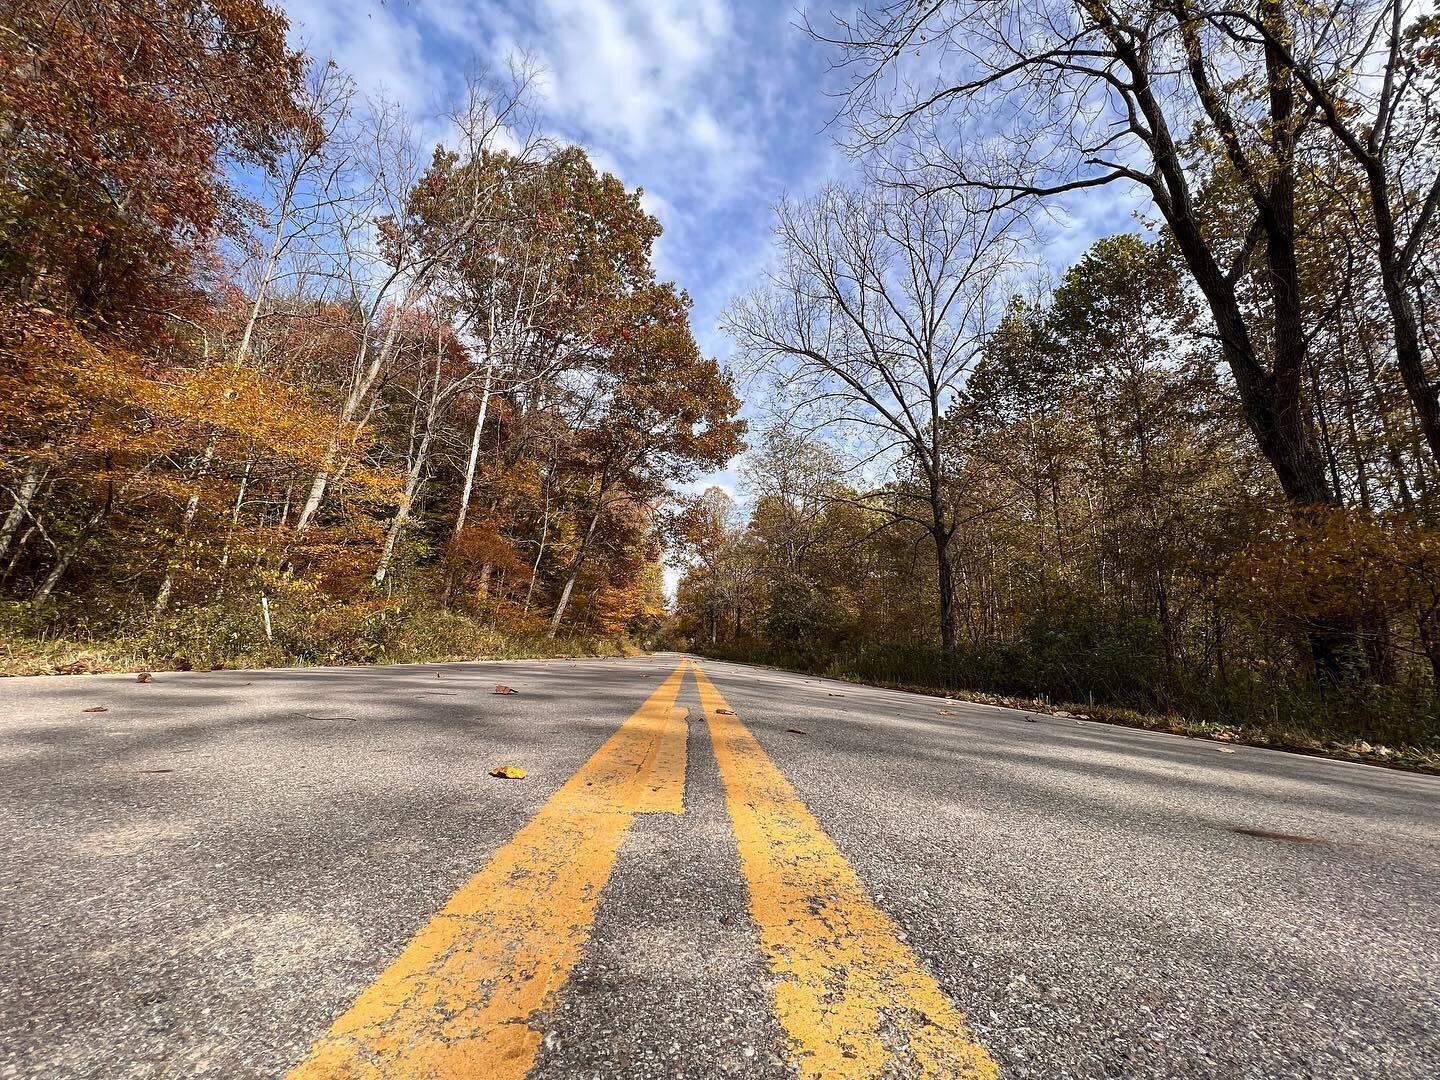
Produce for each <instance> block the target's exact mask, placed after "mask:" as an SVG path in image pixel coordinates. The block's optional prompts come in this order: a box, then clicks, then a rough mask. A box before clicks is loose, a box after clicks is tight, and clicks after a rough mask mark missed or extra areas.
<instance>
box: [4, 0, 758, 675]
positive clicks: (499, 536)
mask: <svg viewBox="0 0 1440 1080" xmlns="http://www.w3.org/2000/svg"><path fill="white" fill-rule="evenodd" d="M4 29H5V33H4V35H3V37H0V51H3V53H4V61H5V62H4V65H3V70H0V151H3V152H0V161H3V164H0V401H3V403H4V407H3V410H0V415H3V420H0V490H3V494H4V506H3V507H0V590H3V593H4V595H5V596H6V597H7V598H8V606H7V615H6V619H7V621H8V622H9V623H11V624H12V628H19V629H20V630H24V631H26V632H31V633H35V632H42V633H73V632H82V631H83V632H93V633H103V632H107V630H113V631H114V632H117V633H140V634H148V635H150V638H149V639H147V640H152V641H154V642H158V643H159V644H157V645H156V646H155V647H157V648H162V647H166V646H165V645H164V642H165V641H166V640H167V637H166V635H168V639H169V640H174V641H177V642H178V641H181V640H184V641H188V642H189V645H186V646H184V647H186V648H193V649H200V650H201V651H203V650H204V648H205V647H206V642H207V641H208V642H209V645H210V646H211V651H212V652H216V651H217V650H218V652H217V653H216V654H217V655H220V654H221V653H223V651H224V649H225V648H230V649H231V650H232V651H235V652H243V651H244V650H245V649H246V648H250V649H251V651H252V652H253V651H260V652H263V651H264V649H265V648H267V647H270V646H272V645H273V643H274V639H275V636H276V634H277V630H276V625H277V624H278V625H279V627H280V631H278V632H281V633H283V636H285V639H286V640H285V643H284V646H283V647H284V649H285V650H288V652H289V653H290V654H292V655H293V654H299V655H314V656H317V657H325V656H338V657H346V656H349V655H351V654H361V655H363V654H366V653H367V652H369V653H376V652H380V653H383V652H384V645H385V642H386V640H387V636H390V635H392V634H393V632H394V631H395V624H396V623H397V621H404V620H406V619H409V620H410V621H411V622H412V623H413V622H415V621H416V619H417V618H419V620H420V621H421V622H424V623H427V624H434V625H441V624H443V625H446V626H449V628H450V630H451V631H453V632H455V633H459V632H460V630H461V629H462V626H461V623H460V622H457V621H455V620H469V621H470V622H472V623H475V624H483V625H485V626H492V627H494V626H498V627H502V628H509V629H512V630H516V631H521V632H525V633H532V634H534V635H537V636H538V635H542V634H548V635H550V636H554V635H556V634H561V635H565V634H591V635H616V634H620V633H623V632H626V631H637V630H639V629H643V628H646V627H652V626H653V625H654V624H655V623H656V621H657V620H658V619H659V618H660V617H661V616H662V615H663V606H664V598H663V595H662V592H661V584H660V581H661V577H660V575H661V572H662V571H661V558H662V552H661V533H660V525H661V513H660V512H661V509H662V506H663V503H664V500H665V498H666V494H667V492H668V491H669V489H670V488H671V486H672V485H674V484H676V483H678V482H683V481H685V480H686V479H688V478H690V477H691V476H693V475H694V474H695V473H696V472H697V471H698V470H704V469H708V468H713V467H716V466H718V465H720V464H722V463H724V462H725V461H726V460H728V459H729V458H730V457H731V456H733V454H734V453H736V452H737V450H738V449H739V447H740V438H741V433H742V429H743V425H742V424H741V422H739V421H738V420H737V419H736V413H737V411H738V408H739V402H738V400H737V398H736V396H735V393H734V390H733V388H732V387H731V385H730V382H729V380H728V378H727V376H726V375H725V374H724V373H723V372H721V371H720V369H719V368H718V367H717V365H716V363H715V361H714V360H713V359H711V358H708V357H705V356H704V355H703V354H702V353H701V351H700V350H699V348H698V346H697V345H696V342H695V340H694V337H693V335H692V333H691V329H690V325H689V308H690V301H689V298H688V297H687V296H686V295H685V294H684V293H683V292H682V291H680V290H679V289H678V288H677V287H676V286H674V285H673V284H670V283H667V282H663V281H660V280H659V279H658V278H657V276H656V272H655V269H654V266H653V262H652V253H653V246H654V243H655V241H656V239H657V238H658V237H659V235H660V226H659V223H658V222H657V221H656V220H655V219H654V218H653V217H651V216H650V215H649V214H648V213H646V212H645V210H644V208H643V206H642V203H641V192H640V191H638V190H631V189H627V188H626V187H625V186H624V185H623V184H622V183H621V182H620V181H618V180H617V179H616V178H614V177H613V176H610V175H608V174H604V173H601V172H599V171H597V170H596V169H595V168H594V166H593V165H592V164H591V163H590V161H589V159H588V158H587V156H586V154H585V152H584V150H583V149H581V148H578V147H574V146H565V145H558V144H555V143H553V142H552V141H549V140H546V139H544V138H541V137H539V136H538V135H537V134H536V128H537V125H536V123H535V120H534V117H533V114H532V112H531V106H530V96H531V84H532V82H533V72H531V71H529V70H528V69H526V68H524V67H517V68H515V69H514V70H511V71H508V72H505V73H503V75H502V76H501V77H498V78H484V77H477V78H475V79H472V80H470V81H469V82H468V84H467V86H466V89H465V93H464V94H463V95H461V98H460V100H458V101H457V102H456V103H455V105H454V107H453V109H452V110H451V111H450V113H449V114H448V115H447V116H445V117H443V118H441V119H440V120H439V121H436V120H435V118H420V117H414V116H410V115H407V114H406V113H405V111H404V110H402V109H401V108H400V107H398V106H397V105H395V104H394V103H393V102H388V101H384V100H376V99H371V98H367V97H366V96H365V95H363V94H361V93H360V92H359V90H358V89H357V87H356V84H355V81H354V79H353V78H352V77H351V76H350V75H349V74H348V73H346V72H344V71H342V70H341V69H339V68H338V67H337V66H336V65H335V64H334V63H332V62H329V61H326V60H324V59H323V58H318V57H313V56H308V55H305V54H303V53H301V52H298V51H296V50H294V49H292V48H291V47H290V46H289V45H288V44H287V36H286V35H287V29H288V27H287V24H286V20H285V17H284V16H283V14H281V13H280V12H279V11H278V10H277V9H275V8H274V7H272V6H270V5H268V4H266V3H263V2H261V0H123V2H121V0H82V2H80V3H68V2H67V3H58V2H53V3H52V2H48V0H41V2H39V3H36V4H31V5H22V6H20V7H16V6H11V7H10V8H8V9H7V12H6V15H5V17H4ZM422 127H425V128H428V129H429V130H432V131H436V130H438V134H435V135H431V136H430V137H429V138H427V137H426V136H425V135H423V134H422V131H421V129H422ZM262 597H263V598H264V605H265V607H267V608H268V609H269V610H270V611H271V612H273V613H274V614H275V620H274V621H273V622H272V621H271V620H270V619H269V617H268V615H267V617H266V619H265V620H263V621H262V620H261V618H260V614H261V606H260V600H261V598H262ZM417 612H428V613H429V614H426V615H424V616H423V617H419V616H416V614H415V613H417ZM437 619H438V620H440V622H439V623H436V620H437ZM445 619H449V620H451V621H450V622H448V623H447V622H444V620H445ZM37 628H38V629H37ZM157 628H159V629H157ZM262 634H263V635H264V637H263V638H262V637H261V635H262ZM156 635H158V636H156ZM217 637H219V638H234V639H236V640H235V641H234V642H229V641H225V642H220V643H218V644H217V643H216V642H215V641H214V640H213V639H215V638H217ZM175 647H176V648H177V649H179V648H181V647H182V646H181V645H179V644H177V645H175ZM275 647H279V646H275Z"/></svg>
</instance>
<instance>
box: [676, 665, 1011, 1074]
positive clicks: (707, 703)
mask: <svg viewBox="0 0 1440 1080" xmlns="http://www.w3.org/2000/svg"><path fill="white" fill-rule="evenodd" d="M695 678H696V681H697V682H698V684H699V687H700V703H701V704H702V705H703V706H704V708H705V717H706V720H707V722H708V724H709V727H710V738H711V740H712V742H713V743H714V746H715V756H716V758H717V759H719V763H720V775H721V777H722V779H723V780H724V783H725V799H726V802H727V803H728V804H729V807H730V820H731V821H732V822H733V823H734V826H735V836H736V839H737V840H738V841H739V845H740V866H741V869H742V870H743V871H744V874H745V878H746V880H747V882H748V883H749V887H750V910H751V913H752V914H753V915H754V918H755V922H756V924H757V926H758V927H759V930H760V941H761V944H762V945H763V947H764V949H765V955H766V959H767V960H768V962H769V964H770V970H771V971H772V972H773V973H774V974H775V976H776V979H777V983H776V987H775V1012H776V1017H777V1019H778V1020H779V1021H780V1024H781V1026H782V1027H783V1028H784V1029H785V1034H786V1037H787V1040H788V1042H789V1047H790V1052H791V1056H792V1059H793V1062H794V1065H795V1068H796V1071H797V1072H798V1073H799V1075H800V1076H801V1077H814V1078H817V1080H820V1078H834V1077H880V1076H887V1077H889V1076H919V1077H947V1078H962V1077H963V1078H965V1080H993V1078H994V1077H997V1076H998V1075H999V1068H998V1066H997V1065H996V1064H995V1061H994V1060H993V1059H992V1058H991V1057H990V1055H989V1054H988V1053H986V1051H985V1050H984V1049H983V1048H982V1047H981V1046H979V1045H978V1044H977V1043H976V1042H975V1041H974V1039H973V1037H972V1036H971V1034H970V1032H969V1029H968V1028H967V1026H966V1023H965V1018H964V1016H963V1015H961V1013H960V1011H959V1010H958V1009H956V1008H955V1006H954V1005H953V1004H952V1003H951V1001H950V999H949V998H947V997H946V996H945V994H944V992H943V991H942V990H941V989H940V987H939V986H938V985H937V984H936V982H935V980H934V978H933V977H931V975H930V974H929V973H928V972H927V971H926V970H925V968H924V967H923V966H922V965H921V963H920V960H919V958H918V957H917V956H916V955H915V954H914V953H913V952H911V951H910V949H909V948H908V947H906V946H905V945H904V944H903V943H902V942H901V940H900V937H899V928H898V927H897V926H896V925H895V923H894V922H893V921H892V920H891V919H890V917H889V916H888V915H886V914H885V913H884V912H883V911H881V910H880V909H878V908H877V907H876V906H875V905H874V904H873V903H871V902H870V899H869V897H868V896H867V895H866V893H865V887H864V885H863V884H862V883H861V881H860V879H859V877H857V876H856V874H855V871H854V870H853V869H851V867H850V864H849V863H847V862H846V861H845V858H844V856H842V855H841V854H840V850H839V849H838V848H837V847H836V846H835V844H834V842H833V841H832V840H831V839H830V838H829V837H828V836H826V835H825V833H824V831H823V830H822V829H821V828H820V825H819V823H818V822H817V821H816V820H815V818H814V815H812V814H811V813H810V811H809V809H807V808H806V806H805V804H804V803H803V802H801V801H800V798H799V797H798V796H797V795H796V794H795V791H794V789H793V788H792V787H791V786H790V784H789V782H788V781H787V780H786V779H785V777H784V776H782V775H781V774H780V771H779V770H778V769H777V768H776V767H775V765H774V763H772V762H771V760H770V758H769V757H768V756H767V755H766V753H765V751H764V750H763V749H761V747H760V744H759V743H758V742H756V741H755V738H754V736H752V735H751V734H750V732H749V731H748V730H746V728H745V726H744V724H742V723H741V722H740V720H739V719H738V718H737V717H735V716H733V715H726V714H724V713H722V712H721V711H720V710H721V709H726V710H728V709H729V706H727V705H726V704H725V699H724V698H723V697H722V696H721V695H720V692H719V691H718V690H716V689H715V686H714V684H713V683H711V682H710V680H709V679H708V678H706V677H705V673H704V672H702V671H701V670H700V666H699V665H698V664H696V665H695Z"/></svg>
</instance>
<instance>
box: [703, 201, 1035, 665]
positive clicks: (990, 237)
mask: <svg viewBox="0 0 1440 1080" xmlns="http://www.w3.org/2000/svg"><path fill="white" fill-rule="evenodd" d="M778 219H779V224H778V227H777V241H778V244H777V246H778V249H779V263H780V265H779V269H777V270H775V271H773V272H772V273H771V275H770V278H769V282H768V285H767V286H766V287H765V288H763V289H762V290H760V291H759V292H757V293H755V294H753V295H752V296H749V297H746V298H743V299H741V300H740V301H738V302H737V303H736V304H735V305H734V307H733V308H732V310H731V312H730V314H729V316H728V327H729V329H730V332H731V334H732V336H733V337H734V338H735V341H736V343H737V345H738V346H739V348H740V350H741V351H742V353H743V354H745V355H747V356H748V357H750V359H751V361H752V362H753V364H754V365H755V366H756V367H757V368H758V369H759V370H762V371H764V372H766V373H767V374H769V375H770V377H771V378H772V379H773V382H774V385H775V386H776V387H777V389H778V390H779V392H780V394H781V395H782V398H783V400H784V402H785V404H786V406H787V407H788V408H789V410H790V412H791V415H792V416H794V417H797V418H798V422H800V423H802V424H804V423H806V422H807V421H815V422H816V423H818V424H822V425H823V424H837V425H841V426H843V427H846V428H849V429H851V430H852V431H853V432H854V433H856V434H857V435H858V436H859V438H860V439H861V440H862V445H863V446H864V449H863V450H862V451H861V458H862V463H861V467H863V465H864V464H865V463H869V462H877V461H878V462H888V461H891V460H893V455H894V454H895V453H897V452H898V453H899V454H901V455H903V457H904V459H905V460H906V461H907V462H909V463H910V464H911V465H913V467H914V468H915V469H916V470H917V471H918V473H919V474H920V476H921V477H922V479H923V483H922V484H921V486H920V487H919V488H918V489H916V490H914V491H913V492H912V491H911V490H908V489H895V490H893V491H891V492H890V493H889V494H890V495H891V496H892V497H890V498H888V499H886V500H884V501H883V502H873V503H872V504H871V505H873V506H874V507H875V508H877V509H879V510H880V511H881V512H883V513H885V514H886V515H888V516H890V517H892V518H893V519H894V520H896V521H906V522H913V523H915V524H918V525H921V526H923V527H924V528H925V529H926V530H927V531H928V532H929V534H930V537H931V540H932V543H933V544H934V550H935V556H936V560H937V565H938V568H939V572H938V577H937V581H936V588H937V596H938V600H939V630H940V640H941V642H942V644H943V647H944V648H945V649H946V650H947V651H948V650H951V649H953V648H954V646H955V618H954V581H953V577H952V573H951V565H950V542H951V539H952V537H953V536H954V534H955V530H956V528H957V527H958V525H959V519H958V518H957V516H956V512H955V510H954V508H953V507H952V505H951V504H950V502H949V500H948V498H947V495H946V487H947V482H948V480H949V468H948V463H947V460H946V457H945V454H944V452H943V447H942V444H941V432H940V419H941V417H942V416H943V415H944V413H945V411H946V410H947V409H948V407H949V405H950V403H951V401H953V399H954V397H955V395H956V394H957V392H958V391H959V389H960V387H961V386H962V385H963V382H964V379H965V377H966V375H967V374H968V372H969V370H970V368H971V365H972V364H973V363H974V361H975V360H976V359H977V358H978V356H979V354H980V349H981V346H982V343H983V341H984V339H985V334H986V332H987V331H988V329H989V327H990V326H991V324H992V323H993V321H994V318H995V316H996V314H997V312H998V310H999V306H1000V305H1001V304H1002V303H1003V301H1004V297H1005V295H1006V289H1007V286H1009V284H1010V280H1011V279H1010V276H1009V275H1010V274H1011V264H1012V261H1013V260H1014V259H1015V257H1016V252H1017V250H1018V248H1019V241H1018V237H1017V236H1016V234H1015V231H1014V230H1015V225H1016V220H1015V218H1014V216H1013V215H1009V214H1006V213H1004V212H1002V211H993V210H992V211H988V212H986V211H976V210H974V209H973V208H972V207H970V206H967V205H966V204H965V203H964V202H963V201H962V200H960V199H958V198H955V197H953V196H951V195H948V194H945V193H943V192H937V193H933V194H921V195H918V196H916V195H913V194H911V193H909V192H906V191H904V190H899V189H893V188H891V189H887V188H883V187H881V188H877V189H876V190H874V191H873V192H872V191H863V192H862V191H854V190H847V189H843V188H838V187H832V188H829V189H827V190H825V191H824V192H822V193H821V194H820V195H819V196H817V197H816V198H814V199H812V200H810V201H808V202H805V203H802V204H798V205H796V204H791V203H782V204H781V206H780V207H779V211H778Z"/></svg>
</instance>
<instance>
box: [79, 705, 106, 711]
mask: <svg viewBox="0 0 1440 1080" xmlns="http://www.w3.org/2000/svg"><path fill="white" fill-rule="evenodd" d="M80 711H81V712H109V711H110V710H109V709H107V708H106V707H105V706H104V705H91V706H90V708H88V709H81V710H80Z"/></svg>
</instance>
